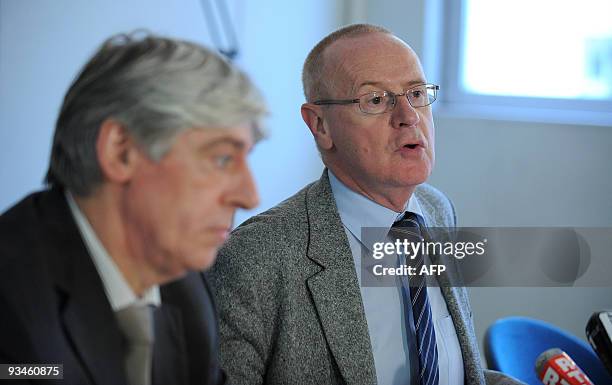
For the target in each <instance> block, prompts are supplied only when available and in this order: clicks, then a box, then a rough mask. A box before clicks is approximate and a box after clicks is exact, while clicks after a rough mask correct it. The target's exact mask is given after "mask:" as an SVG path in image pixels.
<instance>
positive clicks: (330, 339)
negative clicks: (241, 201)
mask: <svg viewBox="0 0 612 385" xmlns="http://www.w3.org/2000/svg"><path fill="white" fill-rule="evenodd" d="M306 211H307V215H308V223H309V243H308V251H307V255H308V258H309V259H311V260H312V261H314V262H315V263H316V264H318V265H319V266H321V267H322V270H321V271H320V272H318V273H316V274H314V275H312V276H311V277H310V278H309V279H308V281H307V282H308V288H309V290H310V293H311V295H312V298H313V301H314V303H315V307H316V309H317V313H318V316H319V319H320V321H321V325H322V327H323V332H324V334H325V337H326V339H327V343H328V345H329V349H330V351H331V352H332V354H333V356H334V359H335V360H336V363H337V365H338V368H339V370H340V373H341V374H342V377H343V378H344V380H345V381H346V383H347V384H357V383H360V384H363V383H376V371H375V367H374V357H373V355H372V348H371V344H370V335H369V332H368V327H367V323H366V318H365V313H364V309H363V303H362V300H361V291H360V289H359V283H358V280H357V274H356V272H355V265H354V261H353V257H352V253H351V250H350V247H349V244H348V240H347V238H346V234H345V232H344V227H343V226H342V223H341V221H340V216H339V214H338V210H337V208H336V204H335V200H334V197H333V194H332V191H331V186H330V184H329V177H328V174H327V170H326V171H324V173H323V176H322V177H321V179H320V180H319V182H317V183H315V184H313V185H312V187H311V188H310V189H309V190H308V192H307V195H306Z"/></svg>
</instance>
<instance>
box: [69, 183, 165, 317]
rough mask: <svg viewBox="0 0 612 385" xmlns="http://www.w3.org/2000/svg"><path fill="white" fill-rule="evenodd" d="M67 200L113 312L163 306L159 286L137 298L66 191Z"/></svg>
mask: <svg viewBox="0 0 612 385" xmlns="http://www.w3.org/2000/svg"><path fill="white" fill-rule="evenodd" d="M66 200H67V201H68V206H69V207H70V212H71V213H72V216H73V217H74V220H75V221H76V224H77V227H78V229H79V232H80V233H81V237H82V238H83V241H84V243H85V246H86V247H87V250H88V251H89V255H90V256H91V259H92V261H93V263H94V265H95V266H96V270H98V275H99V276H100V278H101V279H102V284H103V285H104V291H105V292H106V298H108V301H109V302H110V305H111V307H112V309H113V311H114V312H117V311H119V310H122V309H125V308H126V307H128V306H131V305H134V304H146V305H154V306H159V305H160V304H161V296H160V294H159V286H157V285H155V286H152V287H151V288H149V289H148V290H147V291H146V292H145V293H144V294H143V296H142V297H137V296H136V294H135V293H134V291H133V290H132V288H131V287H130V285H129V284H128V283H127V281H126V280H125V277H124V276H123V274H121V271H120V270H119V267H118V266H117V264H116V263H115V261H114V260H113V259H112V258H111V256H110V255H109V254H108V252H107V251H106V249H105V248H104V245H102V242H100V239H98V236H97V235H96V233H95V231H94V230H93V228H92V227H91V225H90V224H89V221H88V220H87V218H86V217H85V215H84V214H83V212H82V211H81V210H80V209H79V206H77V204H76V202H75V201H74V198H73V197H72V194H70V192H68V191H66Z"/></svg>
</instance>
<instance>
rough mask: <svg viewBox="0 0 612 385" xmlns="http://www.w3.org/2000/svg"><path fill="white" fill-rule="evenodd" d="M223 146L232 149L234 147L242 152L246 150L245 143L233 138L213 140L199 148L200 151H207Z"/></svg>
mask: <svg viewBox="0 0 612 385" xmlns="http://www.w3.org/2000/svg"><path fill="white" fill-rule="evenodd" d="M223 144H229V145H231V146H232V147H235V148H236V149H237V150H242V149H244V148H246V143H245V142H244V141H242V140H238V139H234V138H218V139H214V140H213V141H212V142H208V143H206V144H204V145H203V146H202V147H200V150H209V149H211V148H213V147H217V146H220V145H223Z"/></svg>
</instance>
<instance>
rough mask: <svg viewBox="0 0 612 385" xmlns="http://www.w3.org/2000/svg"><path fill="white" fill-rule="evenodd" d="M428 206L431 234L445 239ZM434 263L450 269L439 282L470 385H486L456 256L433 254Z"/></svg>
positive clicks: (467, 382)
mask: <svg viewBox="0 0 612 385" xmlns="http://www.w3.org/2000/svg"><path fill="white" fill-rule="evenodd" d="M426 208H427V206H425V205H421V209H422V210H424V211H423V212H422V214H423V215H424V217H425V223H426V224H427V226H428V227H434V229H430V230H429V231H428V234H429V236H431V237H432V238H433V240H434V241H435V240H436V239H445V235H446V234H444V231H443V233H442V234H441V235H440V236H439V237H437V236H436V230H439V231H442V230H444V229H443V228H439V229H435V226H439V224H437V223H435V222H434V219H433V218H434V215H433V213H431V212H429V211H427V210H425V209H426ZM431 262H432V263H433V264H444V265H445V266H446V268H447V269H446V271H445V272H443V273H442V274H440V275H439V276H438V277H437V281H438V285H439V286H440V290H441V291H442V295H443V297H444V300H445V302H446V307H447V308H448V312H449V314H450V315H451V318H452V320H453V324H454V325H455V331H456V332H457V338H458V339H459V345H460V347H461V354H462V356H463V367H464V373H465V383H466V384H483V385H484V384H485V378H484V374H483V371H482V367H481V365H480V362H481V359H480V353H479V350H478V342H477V340H476V336H475V335H474V325H473V323H472V314H471V310H470V307H469V299H468V294H467V291H466V289H465V287H463V281H462V280H461V278H460V277H459V270H458V269H457V268H456V265H455V263H456V262H455V259H454V257H442V256H440V255H437V254H436V255H432V256H431Z"/></svg>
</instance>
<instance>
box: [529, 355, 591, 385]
mask: <svg viewBox="0 0 612 385" xmlns="http://www.w3.org/2000/svg"><path fill="white" fill-rule="evenodd" d="M535 371H536V375H537V376H538V379H539V380H540V381H542V383H543V384H544V385H593V383H592V382H591V380H589V378H588V377H587V375H586V374H584V372H583V371H582V370H581V369H580V368H579V367H578V365H576V363H575V362H574V361H573V360H572V359H571V358H570V357H569V356H568V355H567V354H566V353H565V352H564V351H562V350H561V349H557V348H554V349H548V350H547V351H545V352H544V353H542V354H540V356H539V357H538V358H537V360H536V365H535Z"/></svg>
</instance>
